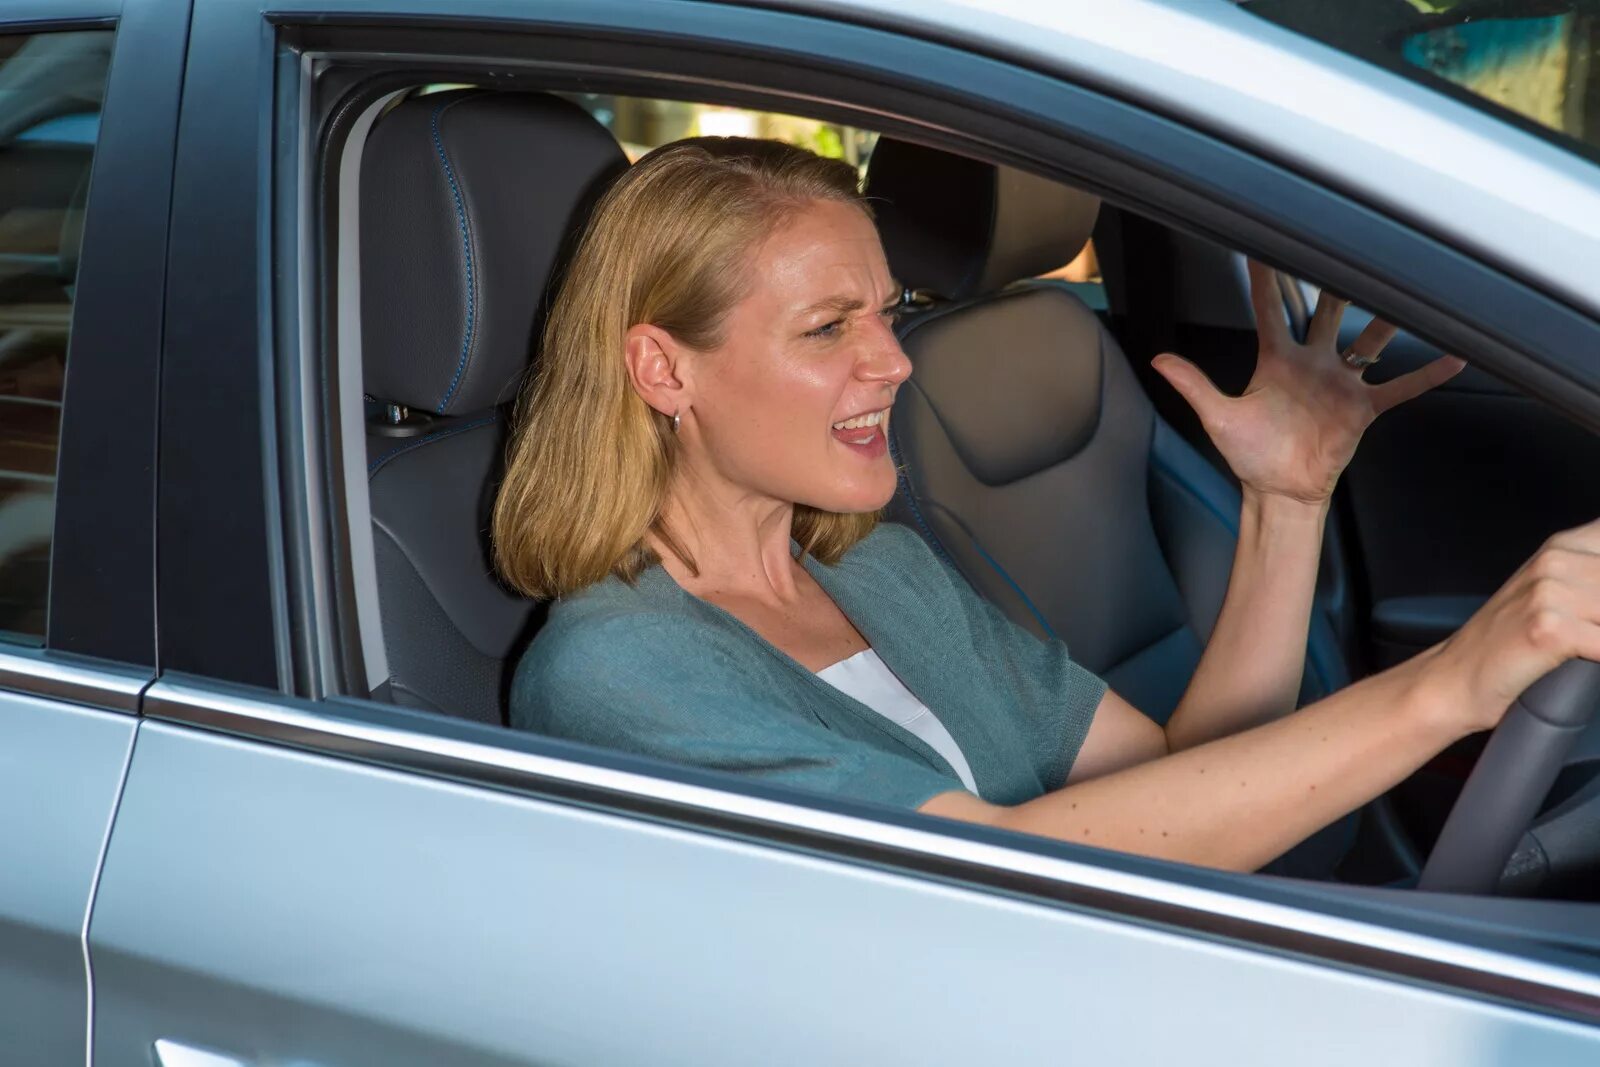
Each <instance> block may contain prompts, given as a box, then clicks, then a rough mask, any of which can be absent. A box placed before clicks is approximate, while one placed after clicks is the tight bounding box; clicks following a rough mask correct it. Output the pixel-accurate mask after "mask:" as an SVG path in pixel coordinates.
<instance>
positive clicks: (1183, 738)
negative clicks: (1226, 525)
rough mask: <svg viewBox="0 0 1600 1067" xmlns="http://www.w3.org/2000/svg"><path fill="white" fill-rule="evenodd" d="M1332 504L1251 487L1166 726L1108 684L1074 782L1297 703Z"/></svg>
mask: <svg viewBox="0 0 1600 1067" xmlns="http://www.w3.org/2000/svg"><path fill="white" fill-rule="evenodd" d="M1326 515H1327V508H1326V507H1325V506H1313V505H1304V504H1300V503H1299V502H1297V501H1290V500H1285V499H1284V498H1281V497H1262V496H1261V495H1260V494H1256V493H1246V494H1245V498H1244V506H1243V508H1242V509H1241V515H1240V522H1239V543H1238V546H1237V548H1236V549H1235V552H1234V561H1233V572H1232V573H1231V575H1230V576H1229V578H1228V591H1227V595H1226V597H1225V598H1224V599H1223V602H1222V610H1221V612H1220V613H1219V614H1218V616H1217V621H1216V624H1215V625H1214V626H1213V627H1212V631H1211V640H1210V641H1209V642H1208V643H1207V645H1206V648H1205V652H1204V654H1202V655H1201V657H1200V664H1199V666H1198V667H1196V668H1195V673H1194V677H1193V678H1191V679H1190V681H1189V686H1188V688H1187V689H1185V690H1184V694H1183V699H1182V700H1181V701H1179V702H1178V707H1177V710H1175V711H1174V712H1173V713H1172V717H1171V718H1170V719H1169V720H1168V721H1167V724H1166V726H1165V727H1162V726H1159V725H1157V724H1156V723H1155V722H1154V721H1152V720H1151V719H1149V718H1147V717H1146V716H1144V715H1143V714H1141V713H1140V712H1139V711H1138V710H1137V709H1135V708H1134V707H1133V706H1132V705H1131V704H1129V703H1128V702H1127V701H1125V700H1123V699H1122V698H1121V697H1119V696H1117V694H1115V693H1112V692H1108V693H1107V694H1106V695H1105V697H1104V698H1103V699H1102V700H1101V702H1100V705H1099V707H1097V708H1096V709H1095V714H1094V720H1093V722H1092V723H1091V724H1090V726H1089V734H1088V736H1087V737H1085V738H1084V742H1083V747H1082V748H1081V749H1080V750H1079V752H1078V756H1077V759H1075V760H1074V761H1073V764H1072V773H1071V776H1070V777H1069V778H1068V779H1067V780H1068V782H1069V783H1072V782H1083V781H1087V780H1089V779H1090V778H1097V777H1099V776H1101V775H1103V774H1109V773H1111V772H1113V771H1118V770H1121V769H1123V768H1124V767H1132V766H1134V765H1136V764H1140V763H1144V762H1145V761H1147V760H1151V759H1155V758H1156V757H1158V756H1165V755H1167V754H1168V753H1170V752H1180V751H1182V750H1184V749H1188V748H1193V747H1194V746H1195V745H1199V744H1203V743H1204V742H1207V741H1213V740H1216V739H1217V738H1219V737H1227V736H1228V735H1230V734H1235V733H1238V732H1239V731H1240V730H1246V729H1249V728H1250V727H1252V726H1259V725H1261V724H1262V723H1265V722H1270V721H1272V720H1273V719H1276V718H1278V717H1280V716H1282V715H1285V714H1287V713H1288V712H1290V711H1292V710H1294V704H1295V698H1296V696H1298V695H1299V692H1300V676H1301V673H1302V671H1303V670H1304V666H1305V651H1306V639H1307V636H1308V630H1309V625H1310V618H1311V600H1312V595H1313V593H1314V591H1315V587H1316V578H1317V564H1318V562H1319V560H1320V558H1321V553H1322V527H1323V522H1324V519H1325V517H1326Z"/></svg>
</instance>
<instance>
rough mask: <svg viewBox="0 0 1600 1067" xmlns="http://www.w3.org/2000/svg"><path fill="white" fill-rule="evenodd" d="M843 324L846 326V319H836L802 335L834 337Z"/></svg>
mask: <svg viewBox="0 0 1600 1067" xmlns="http://www.w3.org/2000/svg"><path fill="white" fill-rule="evenodd" d="M843 326H844V320H843V319H834V320H833V321H832V322H828V323H824V324H823V325H821V326H818V327H817V328H816V329H814V330H807V331H806V332H805V333H804V334H802V335H801V336H804V337H832V336H834V335H835V334H837V333H838V332H839V330H840V329H841V328H842V327H843Z"/></svg>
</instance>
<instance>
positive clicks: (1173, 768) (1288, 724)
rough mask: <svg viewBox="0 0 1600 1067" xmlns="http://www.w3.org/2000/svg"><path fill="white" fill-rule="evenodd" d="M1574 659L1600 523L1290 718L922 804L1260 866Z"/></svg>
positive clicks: (1150, 850)
mask: <svg viewBox="0 0 1600 1067" xmlns="http://www.w3.org/2000/svg"><path fill="white" fill-rule="evenodd" d="M1574 656H1583V657H1585V658H1588V659H1593V660H1600V522H1596V523H1592V524H1590V525H1588V526H1585V527H1582V528H1580V529H1578V530H1573V531H1569V532H1567V533H1563V534H1560V535H1557V536H1556V537H1555V538H1552V539H1551V541H1550V542H1549V543H1548V544H1546V545H1545V547H1544V548H1543V549H1541V550H1540V552H1539V554H1538V555H1536V556H1535V557H1534V558H1533V559H1532V560H1530V561H1529V562H1528V563H1527V564H1526V565H1524V566H1523V567H1522V568H1521V569H1520V570H1518V572H1517V573H1516V574H1515V575H1513V576H1512V577H1511V579H1510V580H1509V581H1507V583H1506V584H1505V585H1504V586H1502V587H1501V589H1500V590H1499V592H1497V593H1496V594H1495V595H1494V597H1492V598H1491V599H1490V600H1489V602H1488V603H1487V604H1485V605H1484V607H1483V608H1482V609H1481V610H1480V611H1479V612H1478V613H1477V614H1476V615H1474V616H1473V617H1472V619H1471V620H1470V621H1469V622H1468V623H1467V625H1466V626H1464V627H1462V629H1461V630H1460V631H1459V632H1458V633H1457V634H1456V635H1455V636H1453V637H1451V638H1450V639H1449V640H1448V641H1446V642H1444V643H1443V644H1441V645H1438V646H1435V647H1434V648H1432V649H1430V650H1428V651H1427V652H1424V653H1423V654H1422V655H1420V656H1417V657H1415V658H1413V659H1411V660H1409V661H1407V662H1406V663H1403V664H1401V665H1400V666H1398V667H1394V668H1392V669H1390V670H1388V671H1385V672H1383V673H1382V674H1378V675H1374V676H1373V677H1371V678H1368V679H1366V680H1364V681H1362V682H1358V683H1356V684H1355V685H1351V686H1349V687H1347V688H1345V689H1343V690H1340V691H1339V692H1338V693H1335V694H1334V695H1333V696H1331V697H1328V698H1327V699H1325V700H1322V701H1319V702H1317V703H1316V704H1312V705H1310V706H1308V707H1305V708H1302V709H1301V710H1300V711H1298V712H1295V713H1293V714H1291V715H1287V716H1285V717H1283V718H1281V719H1277V720H1275V721H1273V722H1269V723H1266V724H1264V725H1261V726H1257V727H1255V728H1253V729H1249V730H1245V731H1243V732H1242V733H1237V734H1234V735H1233V736H1231V737H1224V738H1221V739H1219V740H1215V741H1209V742H1206V743H1204V744H1200V745H1196V746H1195V747H1193V748H1189V749H1187V750H1185V751H1183V752H1179V753H1177V754H1174V755H1170V756H1166V757H1164V758H1160V759H1153V760H1150V761H1149V762H1146V763H1142V764H1139V765H1138V766H1132V767H1126V768H1124V769H1121V770H1116V771H1112V772H1110V773H1106V774H1104V775H1102V776H1100V777H1097V778H1092V779H1090V780H1087V781H1082V782H1078V783H1070V782H1069V784H1067V785H1066V786H1064V787H1062V788H1061V789H1058V790H1056V791H1055V792H1053V793H1048V794H1046V795H1045V796H1042V797H1039V798H1037V799H1035V800H1030V801H1027V802H1026V803H1023V804H1019V805H1016V806H1014V807H1004V806H1000V805H994V804H988V803H985V802H984V801H982V800H979V799H978V798H976V797H973V796H971V795H970V794H966V793H942V794H940V795H939V796H936V797H934V798H932V799H931V800H929V801H927V802H926V803H925V804H923V805H922V807H921V808H920V809H919V810H921V811H923V812H926V813H928V814H932V815H941V816H945V817H947V818H954V819H962V820H966V821H970V822H979V823H986V824H989V825H992V826H998V827H1001V828H1004V829H1011V830H1021V831H1025V832H1028V833H1036V834H1042V835H1045V836H1048V837H1055V838H1060V839H1062V840H1066V841H1075V842H1078V843H1081V844H1090V845H1097V846H1100V847H1103V848H1113V849H1118V850H1121V851H1126V852H1136V853H1141V854H1144V855H1149V856H1157V857H1160V858H1164V859H1173V860H1179V861H1183V862H1188V863H1198V864H1204V865H1208V866H1216V867H1224V868H1228V869H1232V870H1254V869H1256V868H1257V867H1259V866H1261V865H1262V864H1264V863H1266V862H1268V861H1269V860H1271V859H1273V858H1275V857H1277V856H1279V855H1281V854H1282V853H1283V852H1285V851H1287V850H1288V849H1289V848H1290V847H1292V846H1293V845H1295V844H1296V843H1298V842H1299V841H1301V840H1303V839H1305V838H1306V837H1307V836H1309V835H1310V834H1311V833H1313V832H1314V831H1316V830H1318V829H1320V828H1321V827H1323V826H1325V825H1327V824H1328V823H1330V822H1332V821H1333V820H1335V819H1337V818H1339V817H1340V816H1342V815H1344V814H1345V813H1347V812H1350V811H1353V810H1354V809H1355V808H1357V807H1359V806H1360V805H1361V804H1364V803H1365V802H1367V801H1368V800H1370V799H1372V798H1373V797H1375V796H1377V795H1378V794H1380V793H1382V792H1383V791H1385V790H1386V789H1388V788H1390V787H1391V786H1393V785H1394V784H1395V783H1397V782H1399V781H1400V780H1401V779H1403V778H1405V777H1406V776H1407V775H1408V774H1410V773H1411V772H1412V771H1414V770H1415V769H1416V768H1417V767H1419V766H1421V765H1422V763H1424V762H1425V761H1426V760H1427V759H1429V758H1430V757H1431V756H1433V755H1434V754H1435V753H1437V752H1439V751H1440V750H1441V749H1443V748H1444V747H1445V746H1446V745H1448V744H1450V743H1451V742H1452V741H1454V740H1456V739H1457V738H1460V737H1464V736H1466V735H1467V734H1470V733H1473V732H1476V731H1478V730H1484V729H1488V728H1490V727H1492V726H1494V725H1495V724H1496V723H1497V722H1498V721H1499V720H1500V717H1501V716H1502V715H1503V714H1504V713H1505V709H1506V707H1507V706H1508V705H1509V704H1510V703H1511V701H1512V700H1514V699H1515V698H1516V697H1517V695H1518V694H1520V693H1521V692H1522V691H1523V690H1524V689H1526V688H1527V687H1528V686H1529V685H1531V684H1533V682H1535V681H1537V680H1538V679H1539V678H1540V677H1542V676H1543V675H1544V674H1546V673H1548V672H1549V671H1550V670H1552V669H1554V668H1555V667H1556V666H1558V665H1559V664H1561V663H1563V662H1565V661H1566V660H1568V659H1570V658H1572V657H1574ZM1116 699H1117V698H1116V697H1115V696H1114V695H1112V694H1107V696H1106V698H1105V700H1106V701H1108V702H1110V701H1116Z"/></svg>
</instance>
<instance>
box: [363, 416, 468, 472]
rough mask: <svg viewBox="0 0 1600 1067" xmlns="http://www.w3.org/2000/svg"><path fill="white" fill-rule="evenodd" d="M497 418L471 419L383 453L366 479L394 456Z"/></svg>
mask: <svg viewBox="0 0 1600 1067" xmlns="http://www.w3.org/2000/svg"><path fill="white" fill-rule="evenodd" d="M499 417H500V416H499V415H498V414H494V413H490V414H488V415H483V416H481V417H479V418H476V419H473V420H472V421H471V422H467V423H463V424H462V425H460V426H452V427H450V428H449V429H448V430H439V431H438V432H436V433H431V434H429V435H427V436H426V437H419V438H418V439H417V440H415V441H409V442H407V443H406V444H403V445H401V446H400V447H399V448H391V449H390V450H389V451H387V452H385V453H384V454H383V455H381V456H379V457H378V458H377V459H375V460H373V461H372V463H371V464H369V465H368V467H367V477H368V478H371V477H372V476H373V475H374V474H377V473H378V468H379V467H381V466H383V465H384V464H385V463H387V462H389V461H390V460H391V459H393V458H394V457H396V456H400V455H404V454H405V453H407V452H410V451H411V450H412V449H413V448H421V447H422V446H423V445H431V444H433V443H434V442H435V441H443V440H444V439H445V438H446V437H454V436H455V435H456V434H458V433H466V432H467V431H468V430H476V429H477V428H478V427H479V426H485V425H488V424H489V423H491V422H494V421H495V420H496V419H498V418H499Z"/></svg>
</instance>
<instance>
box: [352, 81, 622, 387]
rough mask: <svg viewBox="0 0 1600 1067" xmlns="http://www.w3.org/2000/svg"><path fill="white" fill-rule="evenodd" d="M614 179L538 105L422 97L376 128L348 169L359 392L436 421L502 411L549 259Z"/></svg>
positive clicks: (517, 96) (594, 129)
mask: <svg viewBox="0 0 1600 1067" xmlns="http://www.w3.org/2000/svg"><path fill="white" fill-rule="evenodd" d="M626 167H627V158H626V157H625V156H624V155H623V154H622V149H621V148H620V147H618V145H617V142H616V140H615V139H614V138H613V137H612V136H611V134H610V133H608V132H606V130H605V128H604V127H602V126H601V125H600V124H599V123H597V122H595V120H594V119H592V118H590V117H589V115H588V113H586V112H585V111H584V110H583V109H582V108H580V107H578V106H577V105H575V104H572V103H569V102H567V101H565V100H561V99H559V98H557V97H553V96H544V95H538V94H530V93H496V92H480V91H477V90H461V91H454V92H443V93H431V94H426V95H423V96H416V97H411V98H410V99H407V100H404V101H402V102H401V103H400V104H398V105H397V106H396V107H394V108H393V109H392V110H391V111H389V112H388V113H387V114H386V115H384V116H383V117H382V118H380V119H379V120H378V122H377V123H376V124H375V125H374V126H373V128H372V132H371V135H370V136H369V137H368V138H367V142H366V147H365V149H364V152H363V155H362V159H361V328H362V351H363V355H362V361H363V364H364V374H365V379H364V383H363V384H364V388H365V389H366V391H367V393H369V394H370V395H372V396H373V397H375V398H377V399H379V400H386V401H390V402H394V403H399V404H404V405H406V406H407V407H413V408H418V409H421V410H424V411H430V412H433V413H434V414H437V415H463V414H468V413H471V412H474V411H482V410H484V409H487V408H490V407H493V406H494V405H495V404H497V403H500V402H502V401H505V400H508V399H510V396H511V393H512V391H513V389H514V384H515V382H516V380H517V379H518V377H519V376H520V375H521V374H522V372H523V371H524V370H525V369H526V367H527V365H528V361H529V358H530V356H531V354H532V351H533V345H534V343H535V340H536V338H537V336H538V331H539V330H540V329H541V328H542V326H543V311H544V308H545V305H546V304H547V302H548V299H549V297H550V296H551V295H552V294H550V293H549V292H547V290H548V289H549V287H550V283H551V281H552V275H553V274H554V273H555V271H556V269H557V267H558V258H559V257H561V256H563V255H564V254H566V253H568V252H570V251H571V248H570V246H571V244H572V243H573V241H572V239H573V235H574V233H575V231H577V230H578V229H580V228H581V227H582V226H583V224H584V223H585V221H586V220H587V219H588V215H589V210H590V208H592V207H593V205H594V202H595V200H596V199H598V197H599V195H600V193H601V192H602V191H603V190H604V187H605V185H606V183H607V182H608V181H609V180H610V179H611V178H613V177H614V176H615V175H617V174H618V173H620V172H621V171H622V170H623V169H625V168H626Z"/></svg>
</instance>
